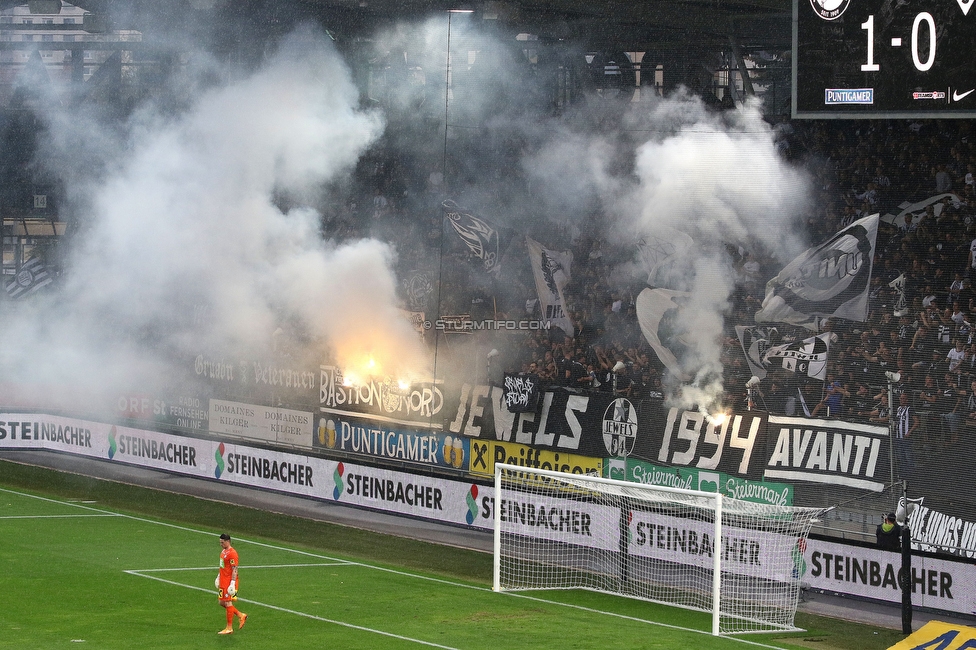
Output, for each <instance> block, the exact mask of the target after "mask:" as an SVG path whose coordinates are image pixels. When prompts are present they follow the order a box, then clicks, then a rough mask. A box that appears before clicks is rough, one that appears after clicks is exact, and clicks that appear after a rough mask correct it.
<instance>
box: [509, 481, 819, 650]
mask: <svg viewBox="0 0 976 650" xmlns="http://www.w3.org/2000/svg"><path fill="white" fill-rule="evenodd" d="M824 510H825V509H821V508H797V507H791V506H774V505H769V504H762V503H754V502H749V501H741V500H738V499H732V498H729V497H723V496H722V495H721V494H719V493H716V492H701V491H697V490H686V489H680V488H670V487H663V486H654V485H646V484H642V483H631V482H627V481H618V480H613V479H606V478H601V477H596V476H586V475H580V474H566V473H562V472H554V471H549V470H543V469H534V468H529V467H521V466H516V465H506V464H500V463H499V464H496V465H495V506H494V576H493V588H494V589H495V591H519V590H530V589H588V590H592V591H599V592H605V593H610V594H616V595H621V596H628V597H632V598H638V599H641V600H647V601H652V602H659V603H664V604H667V605H673V606H676V607H683V608H687V609H694V610H699V611H703V612H707V613H709V614H711V619H712V624H711V628H712V634H715V635H719V634H735V633H743V632H764V631H778V630H795V629H797V628H796V627H795V625H794V618H795V615H796V606H797V603H798V601H799V589H800V585H799V577H800V570H799V564H801V563H802V548H803V547H804V543H805V539H806V537H807V535H808V534H809V531H810V527H811V525H812V523H813V520H814V519H815V518H816V517H817V516H819V515H821V514H822V513H823V512H824ZM798 553H799V556H798Z"/></svg>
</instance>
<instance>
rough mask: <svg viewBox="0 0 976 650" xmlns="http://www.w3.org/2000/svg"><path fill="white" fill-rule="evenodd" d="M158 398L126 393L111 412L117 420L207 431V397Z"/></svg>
mask: <svg viewBox="0 0 976 650" xmlns="http://www.w3.org/2000/svg"><path fill="white" fill-rule="evenodd" d="M188 392H189V391H186V390H184V391H183V393H182V394H177V395H169V396H165V395H164V396H159V395H150V394H146V393H126V394H122V395H119V396H118V397H117V398H116V399H115V403H114V409H113V410H114V412H115V414H116V415H118V416H119V417H123V418H129V419H133V420H148V421H152V422H158V423H163V424H167V425H169V426H172V427H177V428H180V429H189V430H194V431H201V432H205V431H209V430H210V406H209V404H210V399H209V397H206V395H205V394H204V396H199V395H192V394H188Z"/></svg>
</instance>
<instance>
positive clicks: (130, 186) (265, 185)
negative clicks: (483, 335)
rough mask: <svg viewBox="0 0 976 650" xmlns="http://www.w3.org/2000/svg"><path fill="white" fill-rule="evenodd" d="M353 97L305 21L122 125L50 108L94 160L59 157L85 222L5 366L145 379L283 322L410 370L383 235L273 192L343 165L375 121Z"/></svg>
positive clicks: (350, 358)
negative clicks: (180, 105)
mask: <svg viewBox="0 0 976 650" xmlns="http://www.w3.org/2000/svg"><path fill="white" fill-rule="evenodd" d="M357 104H358V90H357V89H356V87H355V86H354V84H353V83H352V81H351V79H350V75H349V72H348V70H347V68H346V67H345V65H344V63H343V62H342V60H341V58H340V57H339V56H338V54H337V53H336V52H335V51H334V50H333V49H332V47H331V45H330V44H329V42H328V40H327V39H325V38H322V36H321V35H319V34H317V33H315V32H313V31H309V30H306V31H303V32H300V33H299V34H296V35H294V36H292V37H290V38H289V39H286V40H285V42H284V43H283V44H282V45H281V47H280V48H279V49H278V51H277V52H276V53H275V54H273V55H272V56H270V57H269V59H268V60H267V61H266V62H265V64H264V65H263V66H262V67H261V68H260V69H259V70H258V71H257V72H255V73H253V74H250V75H248V76H244V77H241V78H226V79H223V80H221V81H219V82H218V83H212V84H211V86H210V87H209V88H208V89H206V90H201V91H200V94H199V95H198V96H197V97H196V99H195V100H194V101H193V102H192V103H191V104H190V105H189V106H188V107H187V108H186V110H183V111H181V112H179V113H178V114H176V115H174V114H172V112H168V111H162V110H157V108H158V107H156V106H154V105H152V104H149V105H146V106H144V107H142V108H141V109H140V110H139V111H137V112H136V113H135V117H134V118H133V119H132V121H131V122H130V123H129V125H128V130H127V131H126V134H125V135H124V136H119V135H118V134H117V133H107V132H105V131H102V130H100V129H97V128H94V127H93V125H94V124H96V122H95V121H88V120H81V119H72V118H71V116H70V115H67V116H64V117H63V118H62V119H59V120H56V121H54V122H53V123H52V125H51V131H52V137H51V143H52V144H51V148H52V152H53V153H54V154H55V156H54V158H56V159H58V160H61V161H68V160H85V161H86V162H87V163H88V164H90V166H91V167H92V168H97V169H99V171H100V173H99V174H98V175H96V176H95V177H94V178H92V177H91V176H86V174H85V172H84V170H78V169H75V170H73V171H71V172H70V173H65V174H64V177H66V178H68V179H69V185H70V186H69V187H68V189H67V192H66V194H67V195H68V196H69V197H71V198H72V200H73V208H74V211H75V215H74V216H75V220H76V221H77V222H78V223H82V224H84V231H83V234H81V235H79V236H77V237H76V238H75V241H74V247H73V249H72V250H71V253H70V255H69V256H68V261H67V263H66V267H65V278H64V284H63V287H62V288H61V291H60V292H59V293H58V295H57V296H56V297H51V298H49V299H48V300H47V301H40V302H38V303H37V304H35V305H33V306H32V307H31V308H30V309H29V310H22V311H21V312H20V313H18V314H15V315H13V316H12V319H13V320H12V321H11V322H9V324H8V325H7V328H6V329H7V331H8V332H10V333H15V334H14V335H13V336H7V337H5V341H6V343H7V345H6V347H5V349H4V351H3V361H4V362H5V364H4V365H6V366H8V367H17V368H22V369H29V370H30V373H29V376H31V377H33V378H34V379H36V380H37V381H43V382H55V381H56V382H58V383H59V384H77V383H81V382H84V383H85V384H88V385H91V384H99V383H104V384H106V385H107V386H109V387H114V388H118V387H120V386H123V385H135V386H140V385H142V384H141V383H142V382H145V381H147V380H150V379H151V378H153V377H154V376H159V375H161V374H164V373H165V372H166V369H167V367H168V365H169V363H170V362H173V361H175V360H176V359H179V358H185V357H187V356H190V355H193V354H196V353H200V352H202V351H207V350H220V351H234V352H243V351H261V350H267V349H269V347H270V345H271V341H272V334H273V333H274V332H275V330H276V329H277V328H279V327H280V326H281V325H282V324H283V323H284V324H287V325H288V326H289V327H288V329H289V331H291V332H293V333H295V334H296V336H302V337H304V338H305V339H306V340H307V341H310V342H311V343H312V345H316V346H319V348H320V349H319V351H320V352H321V353H322V354H323V355H325V354H326V353H327V352H329V353H331V354H332V355H333V358H334V359H335V360H337V361H338V362H339V363H340V364H341V365H342V364H354V363H361V362H364V361H365V360H367V359H369V360H371V361H372V364H373V365H374V367H375V370H376V371H377V372H386V373H390V374H393V375H394V376H403V373H413V374H416V373H419V372H421V371H422V370H423V366H424V362H423V358H424V355H423V352H422V350H421V345H420V342H419V339H418V337H417V335H416V334H415V333H414V332H413V331H412V329H411V327H410V325H409V323H408V322H407V321H406V320H405V319H403V318H402V317H401V316H400V314H399V312H398V310H397V308H396V296H395V286H396V282H395V280H394V278H393V274H392V271H391V266H392V263H393V260H394V253H393V251H392V249H391V248H390V247H389V246H388V245H386V244H383V243H381V242H378V241H373V240H364V241H359V242H354V243H350V244H345V245H337V244H334V243H331V242H330V241H328V240H327V239H325V238H324V237H323V235H322V233H321V230H320V228H321V226H320V216H319V214H318V213H317V212H316V211H315V210H314V209H312V208H310V207H296V208H292V209H287V210H283V209H281V208H280V207H279V205H280V204H281V203H282V201H281V200H280V198H281V197H282V196H285V197H305V196H313V195H315V193H316V188H318V187H320V186H322V185H323V184H325V183H328V182H330V181H334V180H336V179H337V178H341V177H342V176H343V175H345V174H347V173H348V172H349V171H350V169H351V167H352V166H353V165H354V164H355V162H356V161H357V159H358V157H359V156H360V155H361V153H362V152H363V151H364V150H365V149H366V147H368V146H369V145H370V144H371V143H372V142H373V141H374V140H375V139H376V138H377V137H378V136H379V135H380V133H381V132H382V129H383V127H384V123H383V119H382V117H381V116H380V115H379V114H377V113H373V112H364V111H361V110H358V109H357ZM115 145H118V146H115ZM93 152H95V153H93ZM72 180H74V181H75V182H74V183H73V184H72V183H71V181H72ZM291 202H292V203H295V201H291Z"/></svg>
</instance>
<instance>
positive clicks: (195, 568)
mask: <svg viewBox="0 0 976 650" xmlns="http://www.w3.org/2000/svg"><path fill="white" fill-rule="evenodd" d="M350 565H351V563H349V562H317V563H314V564H311V563H309V564H242V565H241V568H242V569H247V570H248V571H250V570H251V569H290V568H293V567H308V566H350ZM215 569H217V566H216V565H215V566H185V567H176V568H172V569H130V571H134V572H138V573H160V572H164V571H213V570H215Z"/></svg>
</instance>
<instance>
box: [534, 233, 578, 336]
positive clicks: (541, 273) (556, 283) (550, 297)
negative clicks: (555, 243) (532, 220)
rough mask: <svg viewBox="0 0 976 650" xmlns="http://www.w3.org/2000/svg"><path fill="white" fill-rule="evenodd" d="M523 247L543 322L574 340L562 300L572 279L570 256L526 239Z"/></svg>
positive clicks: (571, 256) (563, 300)
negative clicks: (527, 252) (526, 252)
mask: <svg viewBox="0 0 976 650" xmlns="http://www.w3.org/2000/svg"><path fill="white" fill-rule="evenodd" d="M525 245H526V248H528V249H529V261H530V262H531V263H532V275H533V276H534V277H535V289H536V292H538V294H539V302H540V303H541V306H542V316H543V318H545V319H546V320H547V321H549V322H550V323H552V324H553V325H555V326H556V327H558V328H560V329H561V330H563V331H564V332H566V334H568V335H569V336H573V322H572V321H571V320H570V319H569V314H568V313H567V312H566V300H565V298H564V296H563V289H564V288H565V287H566V284H567V283H568V282H569V280H570V278H571V277H572V276H571V275H570V273H571V266H572V264H573V254H572V253H571V252H569V251H564V252H558V251H551V250H549V249H548V248H546V247H544V246H543V245H542V244H540V243H539V242H537V241H535V240H534V239H532V238H531V237H526V238H525Z"/></svg>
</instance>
